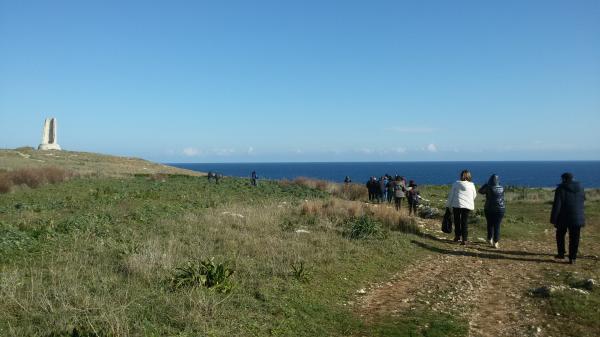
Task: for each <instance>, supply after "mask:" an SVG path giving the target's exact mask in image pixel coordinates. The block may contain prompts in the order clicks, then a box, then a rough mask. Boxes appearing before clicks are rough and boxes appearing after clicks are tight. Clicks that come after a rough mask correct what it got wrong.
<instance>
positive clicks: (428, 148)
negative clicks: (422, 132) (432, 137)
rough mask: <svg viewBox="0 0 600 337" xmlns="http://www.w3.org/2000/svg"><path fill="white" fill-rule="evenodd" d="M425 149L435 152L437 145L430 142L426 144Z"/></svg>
mask: <svg viewBox="0 0 600 337" xmlns="http://www.w3.org/2000/svg"><path fill="white" fill-rule="evenodd" d="M427 151H429V152H437V146H435V144H433V143H431V144H429V145H427Z"/></svg>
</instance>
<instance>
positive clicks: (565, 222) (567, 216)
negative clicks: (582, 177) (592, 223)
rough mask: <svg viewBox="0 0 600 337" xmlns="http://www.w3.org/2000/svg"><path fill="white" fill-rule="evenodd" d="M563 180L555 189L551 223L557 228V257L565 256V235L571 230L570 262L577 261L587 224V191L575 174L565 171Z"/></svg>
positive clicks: (562, 257) (562, 176)
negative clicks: (585, 205)
mask: <svg viewBox="0 0 600 337" xmlns="http://www.w3.org/2000/svg"><path fill="white" fill-rule="evenodd" d="M560 177H561V179H562V182H561V183H560V184H559V185H558V187H556V190H555V191H554V203H553V204H552V213H551V215H550V223H552V224H553V225H554V227H555V228H556V246H557V248H558V255H556V256H555V257H556V258H557V259H564V258H565V236H566V234H567V232H569V263H571V264H573V263H575V260H576V259H577V250H578V248H579V234H580V232H581V227H583V226H585V215H584V201H585V192H584V190H583V187H582V186H581V184H580V183H579V182H578V181H574V180H573V174H571V173H568V172H567V173H563V174H562V175H561V176H560Z"/></svg>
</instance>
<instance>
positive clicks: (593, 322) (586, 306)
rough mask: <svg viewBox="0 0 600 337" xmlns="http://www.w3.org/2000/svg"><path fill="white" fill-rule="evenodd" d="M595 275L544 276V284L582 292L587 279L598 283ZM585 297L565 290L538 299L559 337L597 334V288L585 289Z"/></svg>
mask: <svg viewBox="0 0 600 337" xmlns="http://www.w3.org/2000/svg"><path fill="white" fill-rule="evenodd" d="M598 276H599V275H598V271H597V270H596V271H595V272H591V273H585V274H583V275H582V274H580V273H573V272H559V273H554V272H553V273H547V275H546V280H547V281H548V282H551V283H552V284H554V285H563V286H568V287H572V288H578V289H582V287H581V285H582V283H583V281H584V280H586V279H588V277H593V278H595V280H596V282H597V281H598ZM583 289H584V290H586V291H587V294H582V293H579V292H576V291H571V290H566V291H558V292H555V293H552V294H551V295H550V296H548V297H547V298H540V299H538V301H539V302H540V304H541V306H542V308H543V309H544V310H545V312H546V314H547V317H551V319H552V322H551V323H552V325H553V326H552V327H551V331H553V332H555V333H557V334H560V335H561V336H572V337H579V336H582V337H592V336H597V332H598V331H600V321H599V320H598V317H600V289H599V288H598V285H597V283H596V286H595V287H594V288H593V289H591V291H590V290H589V289H585V288H583Z"/></svg>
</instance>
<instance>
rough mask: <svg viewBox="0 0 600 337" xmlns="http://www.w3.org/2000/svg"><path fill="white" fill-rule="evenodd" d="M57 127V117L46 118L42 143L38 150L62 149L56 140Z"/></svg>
mask: <svg viewBox="0 0 600 337" xmlns="http://www.w3.org/2000/svg"><path fill="white" fill-rule="evenodd" d="M56 128H57V124H56V118H46V121H45V122H44V130H43V132H42V143H41V144H40V145H39V146H38V150H60V145H58V142H57V140H56Z"/></svg>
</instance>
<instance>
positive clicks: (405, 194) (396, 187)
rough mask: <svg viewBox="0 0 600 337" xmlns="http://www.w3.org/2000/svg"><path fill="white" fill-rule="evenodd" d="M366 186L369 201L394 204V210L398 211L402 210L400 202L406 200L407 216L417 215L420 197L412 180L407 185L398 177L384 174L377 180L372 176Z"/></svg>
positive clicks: (403, 179) (402, 178)
mask: <svg viewBox="0 0 600 337" xmlns="http://www.w3.org/2000/svg"><path fill="white" fill-rule="evenodd" d="M366 186H367V190H368V192H369V201H371V202H379V203H383V202H387V203H390V204H391V203H392V202H394V205H395V207H396V210H400V209H401V208H402V200H403V199H406V200H407V203H408V214H409V215H413V214H415V215H416V214H417V207H418V205H419V200H420V199H421V196H420V193H419V189H418V186H417V184H416V183H415V182H414V180H409V182H408V184H407V183H406V179H405V178H404V177H402V176H400V175H395V176H394V177H392V176H390V175H388V174H385V175H383V176H381V177H380V178H379V179H377V177H375V176H372V177H371V178H369V180H368V181H367V183H366Z"/></svg>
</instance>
